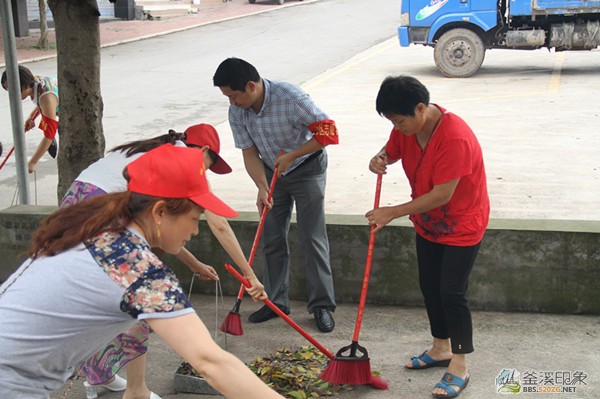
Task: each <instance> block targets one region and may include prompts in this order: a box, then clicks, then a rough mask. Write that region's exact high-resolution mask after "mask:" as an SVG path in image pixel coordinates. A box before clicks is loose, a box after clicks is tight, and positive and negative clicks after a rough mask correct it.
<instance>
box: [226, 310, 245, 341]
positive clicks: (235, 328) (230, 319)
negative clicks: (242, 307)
mask: <svg viewBox="0 0 600 399" xmlns="http://www.w3.org/2000/svg"><path fill="white" fill-rule="evenodd" d="M221 331H223V332H224V333H225V334H231V335H236V336H240V335H244V329H243V328H242V318H241V317H240V314H239V313H234V312H229V314H228V315H227V317H225V320H223V324H221Z"/></svg>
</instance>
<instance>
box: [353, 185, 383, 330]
mask: <svg viewBox="0 0 600 399" xmlns="http://www.w3.org/2000/svg"><path fill="white" fill-rule="evenodd" d="M382 179H383V175H382V174H378V175H377V186H376V187H375V205H374V206H373V207H374V209H377V208H379V199H380V197H381V181H382ZM376 227H377V226H375V225H371V234H370V235H369V247H368V249H367V262H366V265H365V275H364V277H363V283H362V291H361V293H360V301H359V303H358V314H357V315H356V325H355V326H354V336H353V338H352V341H354V342H358V336H359V334H360V327H361V325H362V319H363V314H364V313H365V304H366V302H367V290H368V289H369V277H370V276H371V264H372V263H373V249H374V247H375V234H376V233H375V232H374V231H373V230H374V229H375V228H376Z"/></svg>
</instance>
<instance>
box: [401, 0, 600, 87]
mask: <svg viewBox="0 0 600 399" xmlns="http://www.w3.org/2000/svg"><path fill="white" fill-rule="evenodd" d="M400 10H401V12H400V26H399V27H398V38H399V40H400V45H401V46H409V45H411V44H422V45H425V46H431V47H433V48H434V51H433V58H434V61H435V64H436V66H437V68H438V70H439V71H440V72H441V73H442V74H443V75H444V76H447V77H451V78H465V77H469V76H471V75H473V74H474V73H476V72H477V71H478V70H479V68H480V67H481V64H482V63H483V59H484V57H485V51H486V50H487V49H501V48H504V49H523V50H533V49H538V48H548V49H552V48H553V49H554V50H555V51H567V50H591V49H594V48H597V47H598V46H599V45H600V0H599V1H594V0H566V1H564V0H563V1H558V0H402V1H401V5H400Z"/></svg>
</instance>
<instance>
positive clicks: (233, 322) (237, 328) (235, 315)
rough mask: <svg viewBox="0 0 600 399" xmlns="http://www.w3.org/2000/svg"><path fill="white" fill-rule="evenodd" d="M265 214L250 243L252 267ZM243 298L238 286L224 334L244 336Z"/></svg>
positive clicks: (276, 170)
mask: <svg viewBox="0 0 600 399" xmlns="http://www.w3.org/2000/svg"><path fill="white" fill-rule="evenodd" d="M278 169H279V168H277V167H276V168H275V170H274V171H273V177H271V184H270V185H269V195H268V197H267V201H268V202H269V203H270V202H271V199H272V198H273V190H275V183H277V175H278ZM267 212H269V207H268V206H265V207H263V209H262V212H261V214H260V221H259V222H258V228H257V229H256V234H255V235H254V242H253V243H252V249H251V250H250V256H249V257H248V264H249V265H250V267H252V263H253V262H254V256H255V255H256V250H257V249H258V241H259V240H260V236H261V234H262V229H263V226H264V224H265V219H266V218H267ZM243 297H244V285H243V284H242V285H240V290H239V291H238V295H237V300H236V301H235V304H234V305H233V308H232V309H231V311H230V312H229V313H228V314H227V316H226V317H225V320H223V324H221V331H223V332H224V333H226V334H231V335H236V336H240V335H244V329H243V328H242V318H241V316H240V306H241V304H242V298H243Z"/></svg>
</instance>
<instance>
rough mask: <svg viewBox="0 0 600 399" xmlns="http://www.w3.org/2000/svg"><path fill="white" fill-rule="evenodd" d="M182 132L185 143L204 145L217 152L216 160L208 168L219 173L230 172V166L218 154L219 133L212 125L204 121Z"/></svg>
mask: <svg viewBox="0 0 600 399" xmlns="http://www.w3.org/2000/svg"><path fill="white" fill-rule="evenodd" d="M184 133H185V136H186V139H185V140H184V141H185V143H186V144H187V145H195V146H198V147H204V146H205V145H206V146H208V148H210V149H211V150H212V151H213V152H214V153H215V154H217V162H215V163H213V164H212V165H211V166H210V168H209V169H210V170H212V171H213V172H215V173H218V174H220V175H224V174H227V173H231V167H230V166H229V165H228V164H227V162H225V161H224V160H223V158H221V156H220V155H219V151H220V150H221V143H220V141H219V134H218V133H217V130H216V129H215V128H214V127H212V126H211V125H208V124H206V123H201V124H199V125H194V126H190V127H188V128H187V129H186V130H185V132H184Z"/></svg>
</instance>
